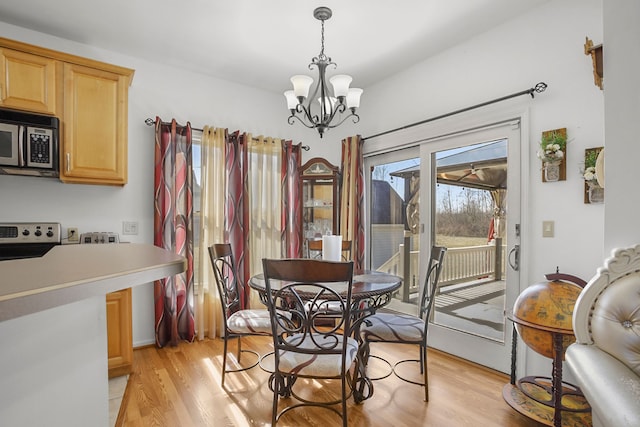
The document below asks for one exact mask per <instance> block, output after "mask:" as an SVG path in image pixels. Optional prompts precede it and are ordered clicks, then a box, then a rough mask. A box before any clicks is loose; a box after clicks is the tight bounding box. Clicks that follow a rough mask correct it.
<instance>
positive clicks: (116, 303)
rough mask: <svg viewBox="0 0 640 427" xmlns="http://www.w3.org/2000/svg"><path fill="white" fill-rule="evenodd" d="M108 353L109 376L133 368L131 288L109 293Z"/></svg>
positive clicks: (127, 372)
mask: <svg viewBox="0 0 640 427" xmlns="http://www.w3.org/2000/svg"><path fill="white" fill-rule="evenodd" d="M107 354H108V358H109V362H108V364H109V378H113V377H119V376H121V375H126V374H130V373H131V371H132V370H133V334H132V326H131V288H128V289H123V290H121V291H118V292H112V293H110V294H107Z"/></svg>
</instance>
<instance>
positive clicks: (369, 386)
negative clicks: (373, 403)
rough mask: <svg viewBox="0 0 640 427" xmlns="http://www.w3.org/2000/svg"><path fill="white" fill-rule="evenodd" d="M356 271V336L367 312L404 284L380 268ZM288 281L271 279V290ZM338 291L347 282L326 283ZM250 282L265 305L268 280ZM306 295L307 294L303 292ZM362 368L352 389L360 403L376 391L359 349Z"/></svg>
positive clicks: (353, 292) (259, 277)
mask: <svg viewBox="0 0 640 427" xmlns="http://www.w3.org/2000/svg"><path fill="white" fill-rule="evenodd" d="M355 273H356V274H354V275H353V281H352V288H351V300H352V302H351V314H352V315H353V318H354V321H353V324H352V328H351V331H348V333H349V334H351V335H352V336H353V337H354V338H357V339H359V336H358V335H359V329H360V324H361V323H362V321H363V320H364V319H366V317H367V316H369V315H371V314H373V313H375V312H376V310H378V309H379V308H380V307H384V306H385V305H387V304H389V302H390V301H391V298H392V297H393V294H394V292H395V291H397V290H398V289H399V288H400V286H401V285H402V278H401V277H399V276H395V275H393V274H388V273H382V272H379V271H369V270H367V271H360V272H355ZM287 284H288V282H284V281H278V280H271V291H272V292H274V291H278V290H280V288H281V287H282V286H286V285H287ZM324 285H326V286H328V287H330V288H332V289H333V290H335V291H336V293H337V294H338V295H341V296H345V297H346V295H347V284H346V283H329V284H326V283H325V284H324ZM249 286H250V287H251V288H252V289H255V290H256V291H257V292H258V294H259V295H260V300H261V301H262V302H263V303H264V304H265V305H266V281H265V279H264V275H263V274H262V273H260V274H256V275H255V276H253V277H251V279H249ZM301 296H303V297H304V295H301ZM358 359H359V363H358V366H359V370H358V371H359V372H358V374H359V375H358V376H357V377H356V378H354V381H353V384H352V389H353V396H354V399H355V401H356V402H357V403H360V402H362V401H364V400H366V399H368V398H370V397H371V396H372V395H373V383H372V382H371V379H370V378H369V377H368V376H367V373H366V366H365V365H364V363H362V361H363V359H364V355H363V354H362V352H361V351H360V350H359V351H358Z"/></svg>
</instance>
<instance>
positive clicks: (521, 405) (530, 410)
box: [502, 382, 592, 427]
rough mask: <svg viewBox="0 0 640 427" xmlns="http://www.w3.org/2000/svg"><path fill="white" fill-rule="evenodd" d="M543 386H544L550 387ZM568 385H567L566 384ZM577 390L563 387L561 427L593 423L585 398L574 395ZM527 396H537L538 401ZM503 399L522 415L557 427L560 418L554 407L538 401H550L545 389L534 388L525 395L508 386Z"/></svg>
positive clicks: (519, 390) (514, 387)
mask: <svg viewBox="0 0 640 427" xmlns="http://www.w3.org/2000/svg"><path fill="white" fill-rule="evenodd" d="M550 384H551V383H550V382H548V383H547V384H542V385H544V386H547V385H550ZM565 384H566V383H565ZM574 390H575V388H574V387H573V386H571V385H570V384H566V386H563V389H562V392H563V395H564V396H565V398H564V399H563V400H562V401H563V405H562V407H563V410H562V411H561V417H560V423H561V424H560V426H561V427H584V426H590V425H591V424H592V422H591V409H590V408H589V404H588V403H587V401H586V399H585V398H584V397H583V396H578V395H575V394H573V392H574ZM527 394H534V395H537V396H538V398H537V399H533V398H531V397H529V396H527ZM502 397H503V398H504V400H505V402H507V404H509V406H511V407H512V408H513V409H515V410H516V411H517V412H519V413H520V414H522V415H524V416H525V417H527V418H530V419H532V420H534V421H537V422H539V423H541V424H544V425H547V426H557V425H558V424H557V421H558V417H557V414H556V410H555V409H554V408H553V406H549V405H547V404H544V403H540V402H539V401H538V399H540V400H545V399H547V400H548V399H549V398H550V396H549V394H548V392H547V391H546V390H545V387H542V388H539V389H537V390H536V389H534V388H533V387H532V388H530V389H528V390H527V393H526V394H525V393H524V392H523V391H522V390H521V389H520V388H519V387H518V386H517V385H514V384H506V385H505V386H504V387H503V389H502ZM572 408H573V409H572Z"/></svg>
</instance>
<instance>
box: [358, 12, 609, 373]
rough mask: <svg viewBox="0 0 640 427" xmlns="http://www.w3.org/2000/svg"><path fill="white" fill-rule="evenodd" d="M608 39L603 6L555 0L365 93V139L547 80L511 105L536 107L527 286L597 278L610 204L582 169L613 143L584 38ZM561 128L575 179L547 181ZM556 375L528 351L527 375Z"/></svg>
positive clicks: (529, 155) (527, 199)
mask: <svg viewBox="0 0 640 427" xmlns="http://www.w3.org/2000/svg"><path fill="white" fill-rule="evenodd" d="M602 33H603V30H602V6H601V0H562V1H553V2H549V3H546V4H544V5H542V6H541V7H539V8H537V9H534V10H532V11H531V12H530V13H528V14H526V15H524V16H521V17H519V18H516V19H515V20H512V21H510V22H508V23H506V24H504V25H501V26H499V27H496V28H494V29H493V30H491V31H489V32H487V33H485V34H483V35H481V36H478V37H475V38H474V39H473V40H470V41H468V42H466V43H462V44H459V45H458V46H456V47H454V48H452V49H449V50H447V51H445V52H442V53H441V54H440V55H438V56H437V57H434V58H431V59H429V60H426V61H424V62H422V63H420V64H418V65H416V66H414V67H412V68H409V69H407V70H405V71H404V72H402V73H400V74H397V75H395V76H392V77H391V78H389V79H387V80H385V81H383V82H381V83H379V84H377V85H375V86H373V87H369V88H366V94H367V101H366V102H365V101H364V99H363V103H362V108H361V117H362V122H361V123H362V126H361V127H362V133H363V134H364V136H365V137H366V136H367V135H373V134H377V133H379V132H383V131H386V130H389V129H395V128H398V127H401V126H403V125H407V124H410V123H415V122H419V121H421V120H424V119H427V118H430V117H435V116H438V115H441V114H444V113H447V112H450V111H455V110H459V109H462V108H465V107H467V106H471V105H474V104H478V103H482V102H485V101H489V100H492V99H496V98H499V97H502V96H505V95H509V94H512V93H516V92H520V91H522V90H525V89H528V88H530V87H533V86H534V85H535V84H536V83H538V82H540V81H543V82H546V83H547V84H548V88H547V90H546V92H545V93H542V94H539V95H536V97H535V99H534V100H531V99H527V98H526V97H522V98H521V99H519V100H514V101H510V103H511V104H517V105H518V106H519V107H521V108H522V107H527V108H528V109H529V117H530V122H529V123H528V124H525V127H524V129H525V130H526V129H528V130H529V134H528V135H524V137H525V138H527V137H528V139H529V141H530V142H529V146H528V149H525V150H523V151H524V152H523V157H524V159H528V166H529V171H530V174H529V176H524V177H523V188H522V195H523V205H522V210H523V220H524V222H523V225H524V227H525V229H524V234H523V239H522V248H523V251H522V263H523V264H524V267H525V268H524V275H523V277H522V278H521V286H522V287H523V288H524V287H526V286H529V285H531V284H533V283H537V282H540V281H543V280H544V274H546V273H553V272H555V269H556V266H559V268H560V271H561V272H564V273H569V274H574V275H577V276H579V277H582V278H584V279H585V280H588V279H589V278H591V277H592V276H593V275H594V273H595V271H596V269H597V267H599V266H600V265H601V263H602V247H603V236H604V227H603V224H604V209H605V208H604V206H605V205H588V204H584V202H583V193H582V191H583V185H584V181H583V180H582V177H581V175H580V173H579V165H580V162H581V161H583V160H584V150H585V148H590V147H599V146H602V145H604V117H603V111H604V100H603V93H602V91H600V89H599V88H598V87H596V86H595V85H594V83H593V74H592V65H591V58H590V57H589V56H586V55H585V54H584V47H583V46H584V43H585V36H589V38H591V39H592V40H594V43H596V44H598V43H600V42H602ZM382 105H384V106H385V108H384V110H383V109H382V108H381V107H380V106H382ZM478 114H480V113H478ZM469 115H472V113H469ZM447 120H449V121H455V118H451V119H447ZM527 125H528V127H527ZM562 127H566V128H567V133H568V137H569V141H570V142H569V144H568V149H567V151H568V154H567V180H566V181H561V182H557V183H543V182H542V181H541V177H540V167H541V163H540V161H539V160H538V159H537V157H536V151H537V149H538V145H537V144H538V142H539V140H540V134H541V132H542V131H545V130H549V129H556V128H562ZM366 146H367V142H366V141H365V149H366ZM607 197H608V196H607ZM543 220H552V221H555V237H554V238H542V221H543ZM507 309H508V310H509V309H510V307H507ZM520 360H521V359H520ZM520 360H519V361H520ZM550 370H551V365H550V363H549V360H548V359H546V358H543V357H542V356H538V355H537V354H535V353H534V352H532V351H530V350H529V351H528V354H527V364H526V371H527V373H533V374H538V375H550V373H551V371H550Z"/></svg>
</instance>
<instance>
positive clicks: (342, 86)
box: [329, 74, 353, 98]
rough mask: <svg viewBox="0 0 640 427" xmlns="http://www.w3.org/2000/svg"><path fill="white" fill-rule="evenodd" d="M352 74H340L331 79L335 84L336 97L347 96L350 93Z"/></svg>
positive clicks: (334, 93) (334, 92)
mask: <svg viewBox="0 0 640 427" xmlns="http://www.w3.org/2000/svg"><path fill="white" fill-rule="evenodd" d="M351 80H353V79H352V78H351V76H348V75H346V74H338V75H337V76H333V77H331V78H330V79H329V82H331V84H332V85H333V95H334V96H335V97H336V98H343V97H346V96H347V94H348V93H349V85H350V84H351Z"/></svg>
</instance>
